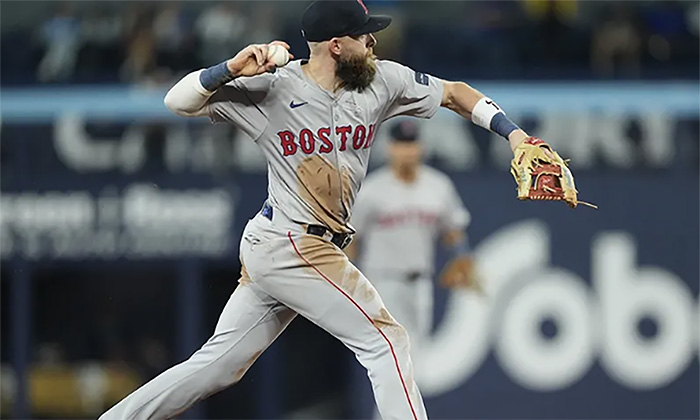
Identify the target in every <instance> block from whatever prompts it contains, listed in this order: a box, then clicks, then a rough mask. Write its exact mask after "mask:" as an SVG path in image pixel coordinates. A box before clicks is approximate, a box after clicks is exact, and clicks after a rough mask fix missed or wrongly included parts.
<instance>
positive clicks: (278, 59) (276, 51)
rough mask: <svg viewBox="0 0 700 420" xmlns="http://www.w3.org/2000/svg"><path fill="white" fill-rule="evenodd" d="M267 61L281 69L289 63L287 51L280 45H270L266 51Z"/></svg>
mask: <svg viewBox="0 0 700 420" xmlns="http://www.w3.org/2000/svg"><path fill="white" fill-rule="evenodd" d="M267 59H268V60H271V61H272V62H273V63H275V66H277V67H282V66H284V65H285V64H287V63H288V62H289V51H287V49H286V48H284V47H283V46H281V45H277V44H274V45H270V47H269V48H268V49H267Z"/></svg>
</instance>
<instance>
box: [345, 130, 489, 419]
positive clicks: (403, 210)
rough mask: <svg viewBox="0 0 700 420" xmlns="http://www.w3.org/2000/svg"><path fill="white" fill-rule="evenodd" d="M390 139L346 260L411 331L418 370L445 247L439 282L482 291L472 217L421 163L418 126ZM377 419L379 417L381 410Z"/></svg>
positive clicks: (363, 194) (368, 183)
mask: <svg viewBox="0 0 700 420" xmlns="http://www.w3.org/2000/svg"><path fill="white" fill-rule="evenodd" d="M389 137H390V139H389V141H390V144H389V147H388V162H387V164H386V165H385V166H383V167H381V168H379V169H377V170H375V171H374V172H372V173H370V174H369V175H368V176H367V178H366V179H365V182H364V183H363V185H362V188H361V189H360V193H359V195H358V199H357V201H356V205H355V211H354V213H353V216H352V225H353V226H354V228H355V230H356V231H357V234H356V235H355V238H354V240H353V242H352V243H351V244H350V246H349V247H348V248H346V253H347V254H348V257H349V258H350V259H351V260H353V261H354V262H355V263H357V264H358V266H359V267H360V269H361V270H363V272H364V273H365V275H366V276H367V278H368V279H369V280H370V281H371V282H372V284H373V285H374V287H375V288H376V289H377V291H378V292H379V295H380V296H381V297H382V300H383V301H384V304H385V306H386V308H387V309H388V310H389V312H390V313H391V314H393V316H394V317H395V318H396V320H397V321H398V322H399V323H400V324H401V325H403V326H404V327H405V328H406V330H407V331H408V335H409V338H410V343H411V354H412V358H413V363H414V365H415V366H416V369H417V370H418V369H420V368H421V363H422V362H421V349H422V348H423V347H424V346H425V345H426V343H427V341H428V340H429V339H430V330H431V327H432V324H433V287H434V286H433V279H434V277H435V274H436V273H435V267H434V264H435V259H436V258H435V256H436V250H437V247H438V244H439V243H442V245H443V246H444V247H445V248H447V249H449V252H450V254H451V255H452V259H451V261H450V262H449V263H448V264H447V267H446V268H445V269H444V270H443V271H442V273H441V275H440V283H441V284H442V285H443V286H445V287H469V286H471V287H475V288H477V289H478V287H479V285H478V283H477V282H476V270H475V266H474V262H473V260H472V257H471V253H470V249H469V246H468V242H467V234H466V229H467V226H468V225H469V223H470V221H471V215H470V214H469V211H468V210H467V208H466V207H465V206H464V203H463V202H462V200H461V199H460V197H459V194H458V193H457V191H456V189H455V187H454V185H453V183H452V181H451V180H450V178H449V177H448V176H447V175H445V174H443V173H442V172H440V171H438V170H437V169H434V168H432V167H430V166H428V165H426V164H424V163H423V162H422V156H423V149H422V147H421V142H420V137H419V129H418V125H417V124H416V123H415V122H414V121H411V120H402V121H400V122H397V123H395V124H394V125H393V126H392V127H391V131H390V136H389ZM363 376H366V375H364V374H363V373H362V372H358V376H357V378H359V381H360V382H366V379H361V378H362V377H363ZM367 385H368V386H367V387H366V388H367V389H369V384H368V383H367ZM358 411H362V408H359V409H358ZM357 414H358V415H360V416H362V414H361V413H357ZM374 418H380V416H379V413H378V411H377V410H376V408H375V409H374Z"/></svg>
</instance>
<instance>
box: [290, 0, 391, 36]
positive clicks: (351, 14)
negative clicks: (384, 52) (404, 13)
mask: <svg viewBox="0 0 700 420" xmlns="http://www.w3.org/2000/svg"><path fill="white" fill-rule="evenodd" d="M390 23H391V17H390V16H379V15H370V14H369V10H367V6H365V4H364V3H363V2H362V0H318V1H315V2H313V3H311V4H310V5H309V6H308V7H307V8H306V10H305V11H304V15H303V16H302V17H301V33H302V35H304V38H305V39H306V40H307V41H309V42H322V41H328V40H329V39H331V38H336V37H337V38H340V37H343V36H349V35H363V34H370V33H374V32H378V31H381V30H382V29H384V28H386V27H387V26H389V24H390Z"/></svg>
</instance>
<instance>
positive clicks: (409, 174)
mask: <svg viewBox="0 0 700 420" xmlns="http://www.w3.org/2000/svg"><path fill="white" fill-rule="evenodd" d="M391 171H392V172H393V173H394V176H395V177H396V179H398V180H399V181H401V182H403V183H405V184H412V183H414V182H415V181H416V179H417V178H418V167H417V166H408V167H407V166H399V165H392V167H391Z"/></svg>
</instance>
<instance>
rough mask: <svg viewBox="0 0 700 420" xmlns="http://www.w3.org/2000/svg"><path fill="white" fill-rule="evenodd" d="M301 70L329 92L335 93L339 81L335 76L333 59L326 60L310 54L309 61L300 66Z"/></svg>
mask: <svg viewBox="0 0 700 420" xmlns="http://www.w3.org/2000/svg"><path fill="white" fill-rule="evenodd" d="M302 70H303V71H304V72H305V73H306V75H307V76H309V78H311V79H312V80H313V81H314V82H316V83H317V84H318V85H319V86H321V87H322V88H324V89H326V90H327V91H329V92H333V93H335V92H336V91H337V90H338V88H339V86H340V82H341V81H340V80H339V79H338V78H337V77H336V76H335V61H333V60H332V59H330V60H327V59H324V58H321V57H314V56H313V55H312V56H311V57H310V58H309V61H308V62H307V63H306V64H305V65H303V66H302Z"/></svg>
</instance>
